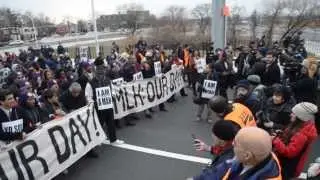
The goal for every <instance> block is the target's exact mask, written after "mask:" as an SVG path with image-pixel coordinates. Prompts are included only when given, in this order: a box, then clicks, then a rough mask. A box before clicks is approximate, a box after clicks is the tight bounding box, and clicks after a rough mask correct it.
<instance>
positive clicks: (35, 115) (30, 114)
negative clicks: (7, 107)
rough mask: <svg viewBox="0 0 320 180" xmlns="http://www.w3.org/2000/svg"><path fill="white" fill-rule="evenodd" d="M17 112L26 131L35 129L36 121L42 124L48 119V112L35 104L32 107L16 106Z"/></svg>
mask: <svg viewBox="0 0 320 180" xmlns="http://www.w3.org/2000/svg"><path fill="white" fill-rule="evenodd" d="M18 114H19V116H20V117H22V119H23V131H24V132H26V133H30V132H31V131H33V130H35V129H36V128H37V127H36V124H37V123H41V124H42V123H45V122H48V121H49V114H46V113H45V112H44V111H43V110H41V109H40V108H39V107H37V106H36V107H33V108H29V107H26V106H20V107H19V108H18Z"/></svg>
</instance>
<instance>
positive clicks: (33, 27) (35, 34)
mask: <svg viewBox="0 0 320 180" xmlns="http://www.w3.org/2000/svg"><path fill="white" fill-rule="evenodd" d="M29 18H30V19H31V23H32V29H33V34H34V40H35V42H36V48H38V47H39V46H38V38H37V29H36V27H35V25H34V21H33V18H31V17H29Z"/></svg>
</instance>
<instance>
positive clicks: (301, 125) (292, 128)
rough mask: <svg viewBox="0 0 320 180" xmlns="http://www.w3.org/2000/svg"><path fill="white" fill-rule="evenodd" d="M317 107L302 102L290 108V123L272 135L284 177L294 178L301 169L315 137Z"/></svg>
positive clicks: (317, 118)
mask: <svg viewBox="0 0 320 180" xmlns="http://www.w3.org/2000/svg"><path fill="white" fill-rule="evenodd" d="M317 113H318V107H317V106H316V105H314V104H312V103H309V102H302V103H299V104H297V105H295V106H294V107H293V108H292V114H291V123H290V125H289V126H288V127H287V128H286V129H285V130H284V131H283V133H280V134H277V135H275V136H273V143H272V144H273V148H274V150H275V152H276V154H277V156H278V157H279V160H280V163H281V166H282V176H283V178H284V179H290V178H295V177H298V176H299V175H300V173H301V172H302V170H303V167H304V164H305V161H306V158H307V156H308V153H309V149H310V144H311V143H312V142H313V140H315V139H316V137H317V129H316V127H315V124H314V121H315V120H319V117H318V116H317V117H316V114H317Z"/></svg>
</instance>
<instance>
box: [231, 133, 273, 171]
mask: <svg viewBox="0 0 320 180" xmlns="http://www.w3.org/2000/svg"><path fill="white" fill-rule="evenodd" d="M239 149H240V150H239ZM237 150H239V151H237ZM236 151H237V152H236ZM271 152H272V140H271V137H270V135H269V134H268V133H267V132H266V131H265V130H263V129H260V128H257V127H245V128H242V129H241V130H240V131H239V132H238V134H237V135H236V137H235V153H236V156H237V157H239V156H240V157H242V158H239V159H240V160H242V161H250V163H253V164H252V165H255V164H256V163H259V162H261V161H263V160H264V159H265V158H267V157H268V156H269V155H270V153H271ZM246 153H247V154H246ZM248 153H249V154H248ZM254 161H255V162H254Z"/></svg>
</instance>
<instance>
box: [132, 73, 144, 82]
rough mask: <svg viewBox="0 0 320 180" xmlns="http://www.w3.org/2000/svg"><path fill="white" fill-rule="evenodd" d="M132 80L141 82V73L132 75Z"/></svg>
mask: <svg viewBox="0 0 320 180" xmlns="http://www.w3.org/2000/svg"><path fill="white" fill-rule="evenodd" d="M133 80H134V81H142V80H143V74H142V72H138V73H135V74H133Z"/></svg>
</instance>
